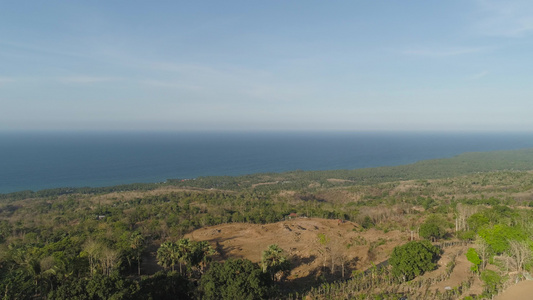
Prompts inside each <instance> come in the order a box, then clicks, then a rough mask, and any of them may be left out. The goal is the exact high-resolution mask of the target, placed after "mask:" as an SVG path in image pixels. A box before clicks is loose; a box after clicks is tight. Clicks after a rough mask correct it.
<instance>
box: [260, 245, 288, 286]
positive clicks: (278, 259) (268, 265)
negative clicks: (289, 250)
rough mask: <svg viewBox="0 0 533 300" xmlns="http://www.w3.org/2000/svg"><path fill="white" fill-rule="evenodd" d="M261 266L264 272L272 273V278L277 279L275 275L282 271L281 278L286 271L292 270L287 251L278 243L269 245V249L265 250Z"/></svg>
mask: <svg viewBox="0 0 533 300" xmlns="http://www.w3.org/2000/svg"><path fill="white" fill-rule="evenodd" d="M261 266H262V267H263V272H264V273H267V272H268V273H270V276H271V277H272V280H275V275H276V274H277V273H278V272H282V274H281V276H280V278H281V277H282V276H283V274H284V273H285V272H288V271H290V268H291V263H290V261H289V260H288V258H287V256H286V255H285V251H283V249H281V248H280V247H279V246H278V245H277V244H272V245H270V246H268V249H267V250H265V251H263V255H262V258H261Z"/></svg>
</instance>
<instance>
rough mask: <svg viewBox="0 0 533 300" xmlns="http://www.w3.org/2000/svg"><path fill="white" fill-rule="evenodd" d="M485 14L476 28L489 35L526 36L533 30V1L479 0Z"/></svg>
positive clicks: (478, 2)
mask: <svg viewBox="0 0 533 300" xmlns="http://www.w3.org/2000/svg"><path fill="white" fill-rule="evenodd" d="M477 4H478V5H479V7H480V9H481V13H483V14H484V16H483V17H482V18H481V19H480V21H479V22H478V23H476V24H475V28H476V30H477V31H478V32H480V33H481V34H483V35H488V36H501V37H514V38H517V37H524V36H526V35H528V34H530V33H532V32H533V2H531V1H523V0H516V1H494V0H478V1H477Z"/></svg>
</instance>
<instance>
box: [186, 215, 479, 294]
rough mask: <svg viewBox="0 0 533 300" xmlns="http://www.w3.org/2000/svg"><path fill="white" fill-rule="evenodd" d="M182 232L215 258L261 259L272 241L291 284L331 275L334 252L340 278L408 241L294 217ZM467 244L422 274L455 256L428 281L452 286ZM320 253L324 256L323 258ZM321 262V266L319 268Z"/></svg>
mask: <svg viewBox="0 0 533 300" xmlns="http://www.w3.org/2000/svg"><path fill="white" fill-rule="evenodd" d="M320 233H321V234H325V235H326V236H327V237H328V238H329V242H328V246H329V247H330V248H331V252H328V254H327V255H326V257H324V255H323V254H322V253H323V252H322V250H321V249H322V248H321V245H320V243H319V242H318V234H320ZM185 237H187V238H191V239H193V240H196V241H209V242H210V243H211V244H212V245H213V246H216V247H217V248H218V250H219V252H220V255H219V256H218V258H217V259H218V260H224V259H227V258H246V259H249V260H251V261H253V262H260V261H261V254H262V252H263V250H265V249H266V248H267V247H268V246H269V245H271V244H278V245H279V246H280V247H281V248H283V249H284V250H285V251H286V252H287V253H288V254H289V255H290V256H291V260H292V263H293V269H292V271H291V273H290V275H289V276H288V277H287V282H288V283H290V284H291V285H292V286H306V285H309V284H310V283H313V282H316V280H317V278H318V277H319V276H321V275H325V276H327V277H330V278H331V276H332V275H331V273H332V272H331V268H332V263H331V256H330V254H333V255H334V256H335V266H334V278H337V279H340V278H341V277H342V271H341V261H344V262H345V278H349V277H350V276H351V272H352V271H364V270H366V269H368V268H370V267H371V266H372V264H378V263H380V262H382V261H385V260H387V259H388V258H389V256H390V254H391V252H392V249H393V248H394V247H395V246H398V245H401V244H404V243H406V242H407V241H408V238H409V233H408V232H407V231H406V232H400V231H398V230H395V231H390V232H383V231H381V230H377V229H369V230H361V228H360V226H359V225H357V224H356V223H353V222H339V221H338V220H328V219H318V218H295V219H291V220H287V221H282V222H278V223H272V224H265V225H258V224H244V223H231V224H222V225H217V226H211V227H205V228H201V229H198V230H195V231H193V232H191V233H189V234H187V235H186V236H185ZM468 247H469V246H453V247H449V248H445V249H444V252H443V254H442V257H441V259H440V260H439V262H438V265H439V267H438V268H437V270H435V271H432V272H428V273H426V274H425V275H424V276H423V277H425V278H437V277H439V276H441V275H442V274H443V273H445V272H446V268H447V265H448V263H450V262H451V261H452V260H453V261H455V267H454V269H453V272H452V273H451V275H450V277H449V278H448V279H446V280H445V281H441V282H438V283H436V284H435V285H434V286H432V288H431V289H433V290H439V291H440V292H444V291H445V290H446V288H447V287H451V288H453V287H457V286H459V285H461V283H462V282H464V281H466V280H468V278H469V277H470V276H471V273H470V265H471V263H470V262H468V260H467V259H466V256H465V253H466V250H467V249H468ZM324 258H326V261H324ZM324 265H325V267H324ZM481 292H482V283H481V281H479V280H475V281H474V284H473V285H472V286H471V288H470V289H469V290H468V291H467V293H466V294H465V295H469V294H477V295H479V294H481Z"/></svg>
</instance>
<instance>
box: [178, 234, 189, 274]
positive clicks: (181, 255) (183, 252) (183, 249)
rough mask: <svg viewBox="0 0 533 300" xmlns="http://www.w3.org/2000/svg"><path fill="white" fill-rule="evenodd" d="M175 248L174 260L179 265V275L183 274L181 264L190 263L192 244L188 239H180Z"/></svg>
mask: <svg viewBox="0 0 533 300" xmlns="http://www.w3.org/2000/svg"><path fill="white" fill-rule="evenodd" d="M176 247H177V250H176V253H175V258H176V260H177V261H178V262H179V263H180V274H183V273H182V264H183V263H185V262H190V260H191V253H192V250H193V244H192V243H191V240H189V239H181V240H178V242H177V243H176Z"/></svg>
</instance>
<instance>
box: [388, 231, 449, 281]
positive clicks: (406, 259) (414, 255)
mask: <svg viewBox="0 0 533 300" xmlns="http://www.w3.org/2000/svg"><path fill="white" fill-rule="evenodd" d="M439 254H440V249H438V248H437V247H435V246H433V245H432V244H431V243H430V242H428V241H413V242H409V243H407V244H405V245H402V246H398V247H396V248H394V250H393V251H392V254H391V257H390V259H389V263H390V265H391V266H392V274H393V275H394V276H396V278H398V279H399V280H402V281H409V280H412V279H414V278H415V277H417V276H419V275H422V274H424V273H425V272H427V271H431V270H433V269H435V267H436V264H435V263H436V262H437V260H438V258H439Z"/></svg>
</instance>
